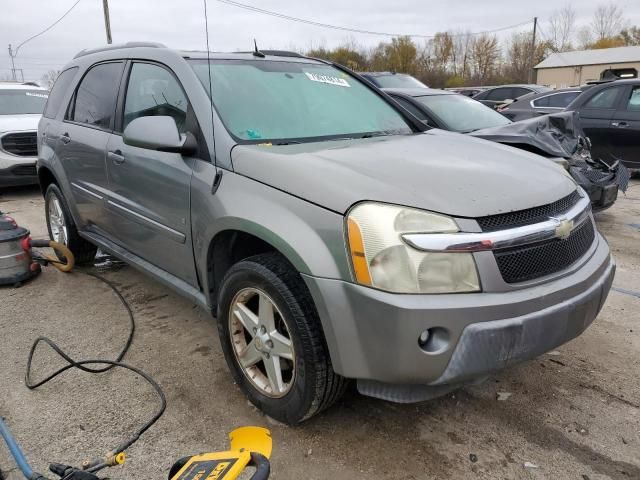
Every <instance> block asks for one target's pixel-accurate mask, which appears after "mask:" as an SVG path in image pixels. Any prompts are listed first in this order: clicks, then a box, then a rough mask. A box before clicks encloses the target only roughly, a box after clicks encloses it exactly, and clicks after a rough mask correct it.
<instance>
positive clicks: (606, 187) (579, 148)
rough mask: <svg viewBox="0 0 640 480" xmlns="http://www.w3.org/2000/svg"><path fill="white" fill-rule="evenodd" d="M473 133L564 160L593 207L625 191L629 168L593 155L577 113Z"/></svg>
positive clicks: (609, 202)
mask: <svg viewBox="0 0 640 480" xmlns="http://www.w3.org/2000/svg"><path fill="white" fill-rule="evenodd" d="M470 135H473V136H476V137H479V138H484V139H485V140H491V141H493V142H498V143H502V144H505V145H511V146H512V147H517V148H521V149H524V150H528V151H530V152H533V153H537V154H538V155H542V156H545V157H549V158H551V159H553V160H555V161H558V162H560V163H562V164H563V165H564V166H565V168H566V169H567V170H568V171H569V173H570V174H571V176H572V177H573V179H574V180H575V181H576V182H577V183H578V185H580V186H581V187H582V188H584V189H585V191H586V192H587V193H588V194H589V198H590V199H591V206H592V207H593V209H594V210H604V209H606V208H609V207H610V206H611V205H613V204H614V202H615V201H616V199H617V198H618V190H621V191H622V192H626V190H627V187H628V186H629V178H630V173H629V170H628V169H627V168H626V167H625V166H624V165H623V164H622V162H620V161H619V160H613V161H611V162H610V163H607V162H606V161H605V160H603V159H601V158H597V159H594V158H592V156H591V142H590V140H589V139H588V138H587V137H586V136H585V135H584V132H583V131H582V128H581V126H580V121H579V114H578V113H577V112H562V113H554V114H551V115H544V116H542V117H537V118H531V119H528V120H522V121H520V122H515V123H511V124H509V125H505V126H502V127H493V128H485V129H481V130H476V131H474V132H471V133H470Z"/></svg>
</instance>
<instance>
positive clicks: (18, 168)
mask: <svg viewBox="0 0 640 480" xmlns="http://www.w3.org/2000/svg"><path fill="white" fill-rule="evenodd" d="M36 161H37V158H36V157H19V156H17V155H9V154H7V153H4V152H1V151H0V187H13V186H21V185H35V184H37V183H38V174H37V172H36Z"/></svg>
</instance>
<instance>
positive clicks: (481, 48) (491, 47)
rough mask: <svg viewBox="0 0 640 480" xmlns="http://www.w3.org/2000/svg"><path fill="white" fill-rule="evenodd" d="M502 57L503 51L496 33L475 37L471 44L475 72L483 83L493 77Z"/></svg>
mask: <svg viewBox="0 0 640 480" xmlns="http://www.w3.org/2000/svg"><path fill="white" fill-rule="evenodd" d="M500 59H501V51H500V47H499V45H498V39H497V37H496V36H495V35H487V34H482V35H478V36H476V37H475V38H474V39H473V42H472V44H471V61H472V65H473V73H474V75H475V77H476V78H477V80H478V81H479V82H480V84H481V85H484V84H486V83H487V82H488V81H490V80H492V79H493V77H494V76H495V74H496V71H497V69H498V66H499V63H500Z"/></svg>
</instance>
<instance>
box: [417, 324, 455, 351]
mask: <svg viewBox="0 0 640 480" xmlns="http://www.w3.org/2000/svg"><path fill="white" fill-rule="evenodd" d="M418 346H419V347H420V348H421V349H422V350H423V351H425V352H427V353H441V352H444V351H445V350H446V349H447V348H449V330H447V329H446V328H442V327H433V328H428V329H426V330H425V331H424V332H422V333H421V334H420V336H419V337H418Z"/></svg>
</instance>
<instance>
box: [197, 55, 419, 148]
mask: <svg viewBox="0 0 640 480" xmlns="http://www.w3.org/2000/svg"><path fill="white" fill-rule="evenodd" d="M191 65H192V67H193V69H194V71H195V72H196V75H197V76H198V78H199V79H200V82H201V83H202V84H203V85H204V87H205V89H206V90H207V91H208V90H209V75H208V71H207V61H206V60H204V61H202V60H198V61H191ZM211 74H212V76H211V78H212V84H213V88H212V89H213V103H214V105H215V107H216V110H217V112H218V114H219V115H220V117H221V119H222V121H223V123H224V124H225V126H226V127H227V129H228V130H229V132H230V133H231V134H232V135H234V136H235V137H236V138H238V139H240V140H249V141H251V140H255V141H271V140H281V141H286V140H294V139H297V140H298V141H301V140H312V139H314V138H322V137H324V138H338V137H361V136H363V135H367V134H408V133H411V132H412V130H411V129H410V128H409V126H408V125H407V123H406V122H405V120H404V119H403V118H402V116H401V115H400V114H399V113H398V112H397V111H396V110H394V109H393V108H392V107H391V106H390V105H389V104H387V103H386V102H385V101H384V100H382V99H381V98H380V97H378V95H376V94H375V93H374V92H372V91H371V90H370V89H369V88H367V87H365V86H364V85H363V84H361V83H360V82H358V81H357V80H355V79H354V78H353V77H351V76H349V75H347V74H345V73H343V72H341V71H340V70H338V69H336V68H333V67H331V66H329V65H319V64H313V63H300V62H283V61H271V60H212V61H211Z"/></svg>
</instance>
